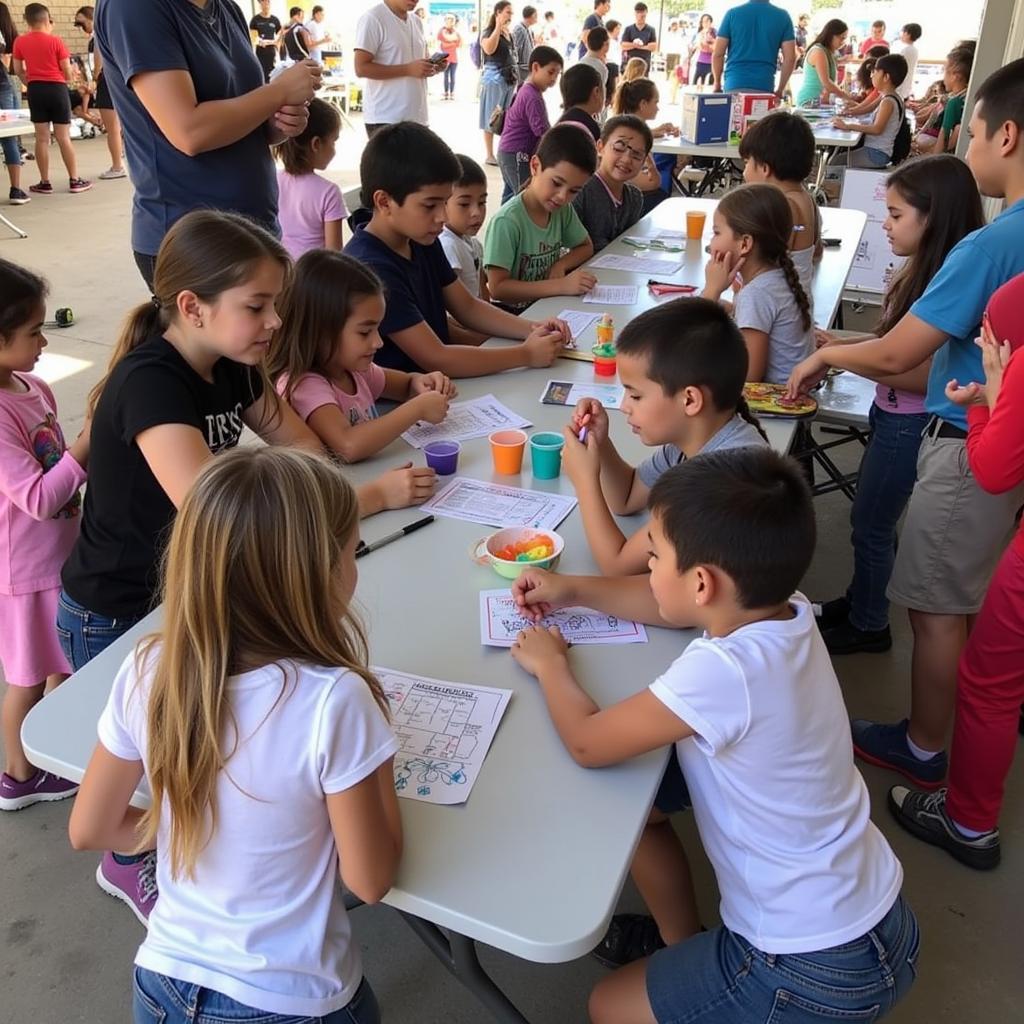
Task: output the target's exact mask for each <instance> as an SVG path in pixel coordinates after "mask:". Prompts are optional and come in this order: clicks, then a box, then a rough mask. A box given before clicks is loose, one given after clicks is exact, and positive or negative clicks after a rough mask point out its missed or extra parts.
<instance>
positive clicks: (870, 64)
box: [843, 57, 882, 117]
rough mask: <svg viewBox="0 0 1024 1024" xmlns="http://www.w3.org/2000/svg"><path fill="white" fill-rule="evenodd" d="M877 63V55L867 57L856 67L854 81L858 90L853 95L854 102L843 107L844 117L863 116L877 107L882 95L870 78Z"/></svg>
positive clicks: (871, 112)
mask: <svg viewBox="0 0 1024 1024" xmlns="http://www.w3.org/2000/svg"><path fill="white" fill-rule="evenodd" d="M877 63H878V58H877V57H867V58H866V59H865V60H864V62H863V63H862V64H861V66H860V67H859V68H857V74H856V76H855V78H854V81H855V82H856V83H857V88H858V90H859V92H858V93H857V94H856V95H855V96H854V102H853V103H852V104H850V105H848V106H846V107H844V108H843V114H844V115H845V116H846V117H863V116H864V115H865V114H873V113H874V112H875V111H876V110H877V109H878V104H879V103H880V102H881V99H882V96H881V93H880V92H879V91H878V90H877V89H876V88H875V84H874V82H873V81H872V80H871V76H872V75H873V74H874V72H875V65H876V64H877Z"/></svg>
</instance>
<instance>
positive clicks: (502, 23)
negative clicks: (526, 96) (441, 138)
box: [480, 0, 516, 167]
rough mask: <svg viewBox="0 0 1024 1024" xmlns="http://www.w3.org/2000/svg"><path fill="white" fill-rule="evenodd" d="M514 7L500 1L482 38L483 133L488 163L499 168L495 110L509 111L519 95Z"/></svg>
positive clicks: (481, 101) (481, 128) (481, 95)
mask: <svg viewBox="0 0 1024 1024" xmlns="http://www.w3.org/2000/svg"><path fill="white" fill-rule="evenodd" d="M511 24H512V4H511V3H510V0H498V2H497V3H496V4H495V5H494V13H493V14H491V20H490V21H488V22H487V25H486V26H485V27H484V30H483V32H482V33H481V34H480V50H481V51H482V53H483V58H484V73H483V75H482V76H481V78H480V130H481V131H482V132H483V133H484V148H485V149H486V150H487V159H486V161H485V162H486V163H489V164H492V165H493V166H495V167H496V166H497V164H498V161H497V160H495V158H494V132H492V131H491V129H490V121H491V115H492V114H493V113H494V111H495V108H497V107H501V108H502V109H503V110H508V108H509V106H510V105H511V103H512V93H513V92H514V91H515V81H516V68H515V60H514V59H513V56H512V54H513V50H512V29H511V28H510V25H511Z"/></svg>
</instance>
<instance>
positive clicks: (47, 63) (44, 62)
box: [11, 32, 71, 85]
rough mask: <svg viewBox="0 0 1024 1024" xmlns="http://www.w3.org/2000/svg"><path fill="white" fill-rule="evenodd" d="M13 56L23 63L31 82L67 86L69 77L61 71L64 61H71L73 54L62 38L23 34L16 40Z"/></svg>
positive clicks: (51, 35)
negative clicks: (69, 51)
mask: <svg viewBox="0 0 1024 1024" xmlns="http://www.w3.org/2000/svg"><path fill="white" fill-rule="evenodd" d="M11 56H12V57H14V59H15V60H20V61H23V62H24V64H25V70H26V72H27V73H28V80H29V81H30V82H60V83H61V85H66V84H67V77H66V76H65V74H64V72H63V71H61V69H60V62H61V61H62V60H69V59H70V57H71V54H69V53H68V48H67V47H66V46H65V45H64V40H63V39H61V37H60V36H55V35H53V34H52V33H50V32H23V33H22V34H21V35H20V36H18V38H17V39H15V40H14V50H13V51H12V52H11Z"/></svg>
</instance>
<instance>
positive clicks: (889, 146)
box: [832, 53, 907, 168]
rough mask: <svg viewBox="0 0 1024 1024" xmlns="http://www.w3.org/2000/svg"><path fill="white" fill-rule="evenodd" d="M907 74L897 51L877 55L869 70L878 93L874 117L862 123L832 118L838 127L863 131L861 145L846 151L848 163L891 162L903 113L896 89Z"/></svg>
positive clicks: (883, 165)
mask: <svg viewBox="0 0 1024 1024" xmlns="http://www.w3.org/2000/svg"><path fill="white" fill-rule="evenodd" d="M906 77H907V62H906V61H905V60H904V59H903V58H902V57H901V56H900V55H899V54H898V53H889V54H886V55H885V56H884V57H879V58H878V60H876V61H875V66H874V69H873V70H872V72H871V82H872V84H873V85H874V87H875V88H876V89H877V90H878V96H879V102H878V109H877V110H876V111H875V118H874V120H873V121H872V122H871V124H861V123H860V122H859V121H857V122H850V121H846V120H844V119H843V118H841V117H837V118H836V119H835V120H834V121H833V122H832V123H833V124H834V125H835V126H836V128H838V129H840V131H848V132H852V131H859V132H862V133H863V135H864V145H863V146H861V147H860V148H859V149H852V150H848V151H847V153H846V157H847V162H848V164H849V166H850V167H875V168H878V167H885V166H887V165H888V164H889V163H891V162H892V158H893V147H894V145H895V142H896V135H897V134H898V133H899V130H900V128H901V127H902V126H903V118H904V117H905V111H904V108H903V100H902V99H901V98H900V97H899V95H898V94H897V93H896V89H897V87H898V86H899V85H901V84H902V82H903V79H904V78H906ZM837 162H838V161H837Z"/></svg>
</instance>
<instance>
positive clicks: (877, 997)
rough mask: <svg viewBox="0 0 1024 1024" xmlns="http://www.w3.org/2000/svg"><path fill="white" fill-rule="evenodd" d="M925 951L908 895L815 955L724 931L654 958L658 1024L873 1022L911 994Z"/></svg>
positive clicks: (651, 975) (650, 987) (651, 989)
mask: <svg viewBox="0 0 1024 1024" xmlns="http://www.w3.org/2000/svg"><path fill="white" fill-rule="evenodd" d="M920 945H921V935H920V932H919V930H918V927H917V920H916V918H915V917H914V914H913V912H912V911H911V909H910V907H908V906H907V904H906V903H905V902H904V900H903V897H902V896H901V897H899V898H898V899H897V900H896V902H895V903H894V904H893V907H892V909H891V910H890V911H889V912H888V913H887V914H886V915H885V917H883V918H882V920H881V921H879V922H878V924H877V925H875V927H874V928H872V929H871V931H869V932H868V933H867V934H866V935H863V936H861V937H860V938H859V939H854V940H853V941H852V942H845V943H843V944H842V945H841V946H832V947H831V948H830V949H822V950H817V951H816V952H813V953H785V954H783V953H778V954H772V953H764V952H762V951H761V950H759V949H756V948H755V947H754V946H752V945H751V944H750V943H749V942H747V940H746V939H744V938H743V937H742V936H740V935H737V934H736V933H735V932H731V931H729V929H728V928H725V927H722V926H720V927H718V928H715V929H713V930H712V931H710V932H701V933H700V934H699V935H695V936H693V938H691V939H687V940H686V941H685V942H680V943H677V944H676V945H674V946H669V947H668V948H667V949H662V950H659V951H658V952H657V953H655V954H654V956H652V957H651V959H650V960H649V961H648V964H647V979H646V981H647V997H648V999H649V1000H650V1003H651V1009H652V1010H653V1011H654V1016H655V1018H656V1019H657V1020H658V1024H683V1022H685V1024H753V1022H756V1024H821V1022H823V1021H831V1022H832V1024H840V1022H842V1024H866V1022H870V1021H876V1020H880V1019H881V1018H882V1017H884V1016H885V1015H886V1014H887V1013H888V1012H889V1011H890V1010H891V1009H892V1008H893V1007H894V1006H895V1005H896V1003H897V1002H899V1000H900V999H902V998H903V997H904V996H905V995H906V994H907V992H908V991H909V990H910V987H911V985H913V983H914V980H915V978H916V977H917V958H918V953H919V951H920Z"/></svg>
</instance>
